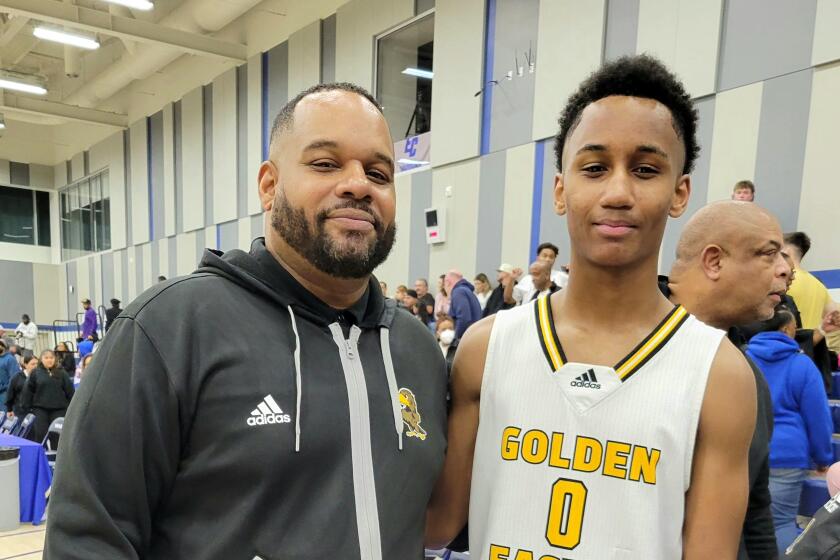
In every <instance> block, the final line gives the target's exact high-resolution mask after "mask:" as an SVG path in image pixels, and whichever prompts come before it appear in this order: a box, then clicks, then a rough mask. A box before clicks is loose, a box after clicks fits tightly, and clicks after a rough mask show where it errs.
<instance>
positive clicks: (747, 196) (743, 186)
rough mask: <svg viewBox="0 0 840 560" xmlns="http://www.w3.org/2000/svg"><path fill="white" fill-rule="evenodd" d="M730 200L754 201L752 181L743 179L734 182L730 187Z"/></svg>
mask: <svg viewBox="0 0 840 560" xmlns="http://www.w3.org/2000/svg"><path fill="white" fill-rule="evenodd" d="M732 200H740V201H742V202H755V185H754V184H753V182H752V181H748V180H746V179H744V180H743V181H738V182H737V183H735V186H734V187H732Z"/></svg>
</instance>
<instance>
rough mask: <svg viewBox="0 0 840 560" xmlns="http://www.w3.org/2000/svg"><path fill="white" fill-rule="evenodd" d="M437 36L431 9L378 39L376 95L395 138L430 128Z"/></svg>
mask: <svg viewBox="0 0 840 560" xmlns="http://www.w3.org/2000/svg"><path fill="white" fill-rule="evenodd" d="M434 35H435V14H434V12H431V13H427V14H422V15H420V16H418V17H416V18H414V19H412V20H409V21H408V22H407V23H405V24H403V25H401V26H399V27H397V28H396V29H393V30H390V31H388V32H386V33H384V34H382V35H380V36H379V37H378V38H377V41H376V58H377V60H376V98H377V99H378V100H379V102H380V103H381V104H382V106H383V111H384V113H385V118H386V119H387V121H388V125H389V126H390V127H391V134H392V135H393V137H394V140H395V141H400V140H403V139H405V138H409V137H413V136H417V135H420V134H424V133H426V132H429V131H430V130H431V119H432V80H433V78H434V75H433V73H432V60H433V57H434ZM400 156H401V154H397V157H398V158H399V157H400Z"/></svg>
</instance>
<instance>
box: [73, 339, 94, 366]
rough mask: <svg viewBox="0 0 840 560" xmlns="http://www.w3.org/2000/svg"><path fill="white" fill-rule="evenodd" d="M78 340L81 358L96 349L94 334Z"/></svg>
mask: <svg viewBox="0 0 840 560" xmlns="http://www.w3.org/2000/svg"><path fill="white" fill-rule="evenodd" d="M78 342H79V345H78V349H79V359H80V360H81V359H82V358H84V357H85V356H87V355H88V354H92V353H93V349H94V346H95V344H94V341H93V335H90V336H88V337H87V338H86V339H84V340H82V339H81V338H80V339H79V340H78ZM74 371H75V370H74Z"/></svg>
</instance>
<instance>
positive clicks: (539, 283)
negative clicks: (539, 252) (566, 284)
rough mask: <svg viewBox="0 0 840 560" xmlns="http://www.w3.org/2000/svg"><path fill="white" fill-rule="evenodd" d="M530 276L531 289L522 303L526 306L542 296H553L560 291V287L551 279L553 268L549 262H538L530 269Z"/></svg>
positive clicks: (533, 263)
mask: <svg viewBox="0 0 840 560" xmlns="http://www.w3.org/2000/svg"><path fill="white" fill-rule="evenodd" d="M528 276H530V277H531V289H530V290H529V291H528V292H526V293H525V294H524V296H523V299H522V301H521V302H520V303H522V304H525V303H528V302H531V301H534V300H535V299H537V298H538V297H540V296H544V295H551V294H553V293H554V292H556V291H558V290H560V286H558V285H557V284H555V283H554V280H552V279H551V268H550V265H549V264H548V262H546V261H543V260H536V261H534V262H532V263H531V266H529V267H528Z"/></svg>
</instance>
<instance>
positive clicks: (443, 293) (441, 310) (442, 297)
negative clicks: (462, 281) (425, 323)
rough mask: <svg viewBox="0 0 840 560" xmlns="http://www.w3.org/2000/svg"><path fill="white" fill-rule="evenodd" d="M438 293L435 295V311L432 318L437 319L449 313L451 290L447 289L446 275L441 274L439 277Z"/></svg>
mask: <svg viewBox="0 0 840 560" xmlns="http://www.w3.org/2000/svg"><path fill="white" fill-rule="evenodd" d="M437 289H438V291H437V294H436V295H435V311H434V314H433V315H432V319H433V320H434V321H437V319H438V317H440V316H442V315H449V305H450V300H449V292H448V291H447V290H446V282H445V275H443V274H441V275H440V276H439V277H438V283H437Z"/></svg>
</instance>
